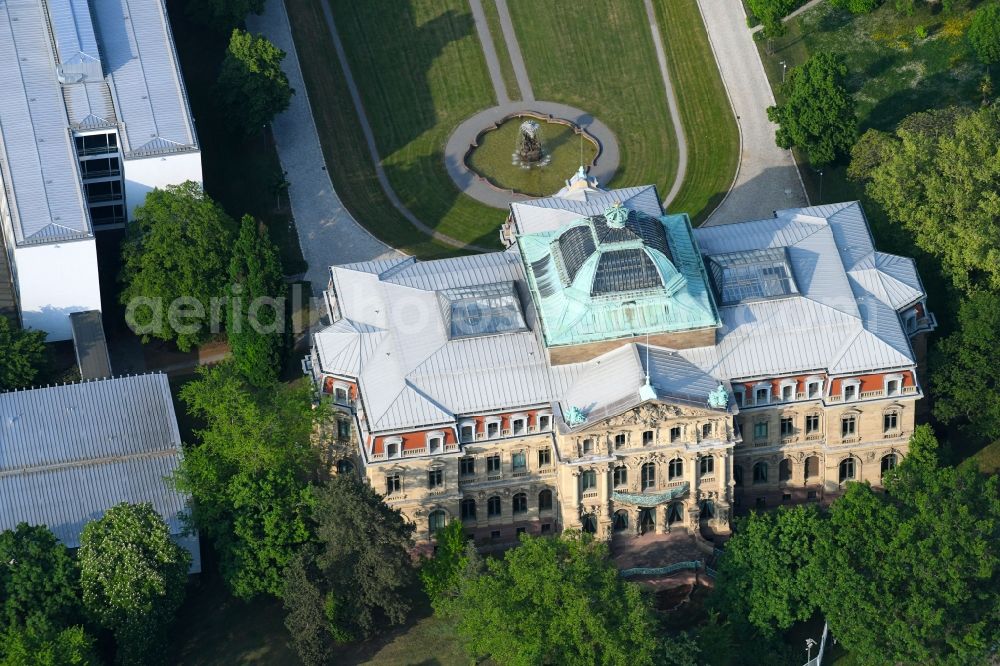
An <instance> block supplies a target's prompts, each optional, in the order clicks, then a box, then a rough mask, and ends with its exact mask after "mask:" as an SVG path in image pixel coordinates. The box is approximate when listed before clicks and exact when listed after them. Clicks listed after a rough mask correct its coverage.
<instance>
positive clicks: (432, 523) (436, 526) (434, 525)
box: [427, 509, 447, 534]
mask: <svg viewBox="0 0 1000 666" xmlns="http://www.w3.org/2000/svg"><path fill="white" fill-rule="evenodd" d="M446 520H447V514H446V513H445V512H444V511H442V510H441V509H437V510H435V511H431V514H430V515H429V516H428V517H427V522H428V523H429V525H428V526H429V527H430V531H431V534H436V533H437V532H438V530H443V529H444V524H445V521H446Z"/></svg>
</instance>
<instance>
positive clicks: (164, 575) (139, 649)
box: [78, 503, 191, 665]
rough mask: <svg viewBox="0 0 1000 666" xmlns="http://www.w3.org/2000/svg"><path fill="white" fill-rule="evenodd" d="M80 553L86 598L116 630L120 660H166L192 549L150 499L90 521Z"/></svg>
mask: <svg viewBox="0 0 1000 666" xmlns="http://www.w3.org/2000/svg"><path fill="white" fill-rule="evenodd" d="M78 555H79V559H80V585H81V587H82V589H83V603H84V605H85V606H86V608H87V610H88V611H89V612H90V613H91V615H92V616H93V617H94V618H95V619H96V620H97V621H98V622H100V623H101V624H102V625H103V626H105V627H106V628H108V629H110V630H112V631H113V632H114V634H115V639H116V643H117V647H118V653H117V659H118V662H119V663H122V664H143V665H144V664H154V663H162V662H163V661H164V660H165V648H166V645H167V642H166V641H167V635H168V630H169V628H170V624H171V623H172V621H173V619H174V614H175V613H176V612H177V609H178V608H179V607H180V605H181V602H182V601H183V600H184V587H185V585H186V584H187V575H188V568H189V567H190V565H191V554H190V553H188V552H187V551H186V550H184V549H183V548H181V547H180V546H178V545H177V544H176V543H175V542H174V541H173V539H171V538H170V529H169V528H168V527H167V525H166V523H164V522H163V518H161V517H160V515H159V514H158V513H156V511H155V510H154V509H153V506H152V505H151V504H126V503H123V504H118V505H115V506H113V507H111V508H110V509H108V510H107V512H106V513H105V514H104V516H102V517H101V518H99V519H98V520H94V521H91V522H89V523H87V525H86V526H85V527H84V528H83V534H82V535H81V536H80V550H79V554H78Z"/></svg>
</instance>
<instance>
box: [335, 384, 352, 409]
mask: <svg viewBox="0 0 1000 666" xmlns="http://www.w3.org/2000/svg"><path fill="white" fill-rule="evenodd" d="M350 399H351V389H350V388H349V387H348V385H347V384H344V383H342V382H337V383H336V384H334V385H333V401H334V402H335V403H337V404H338V405H344V406H346V405H349V404H350Z"/></svg>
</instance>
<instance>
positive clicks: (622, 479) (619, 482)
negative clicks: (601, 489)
mask: <svg viewBox="0 0 1000 666" xmlns="http://www.w3.org/2000/svg"><path fill="white" fill-rule="evenodd" d="M614 482H615V488H620V487H622V486H626V485H628V468H627V467H625V466H619V467H615V471H614Z"/></svg>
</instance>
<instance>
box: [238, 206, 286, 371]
mask: <svg viewBox="0 0 1000 666" xmlns="http://www.w3.org/2000/svg"><path fill="white" fill-rule="evenodd" d="M229 282H230V286H229V289H230V304H229V307H228V308H227V309H226V312H227V314H228V319H227V322H226V335H227V336H228V338H229V350H230V352H231V353H232V357H233V364H234V365H235V366H236V369H237V370H238V371H239V372H240V374H242V375H243V377H245V378H246V380H247V382H248V383H250V384H251V385H252V386H255V387H264V386H268V385H269V384H272V383H274V382H275V381H276V380H277V379H278V374H279V371H280V369H281V359H282V351H283V349H284V346H285V339H286V338H285V333H286V331H285V328H286V326H285V301H284V297H285V293H286V289H285V281H284V275H283V273H282V270H281V260H280V259H279V258H278V249H277V248H276V247H275V245H274V243H272V242H271V238H270V236H268V234H267V230H266V229H263V228H260V225H258V223H257V220H255V219H254V218H253V217H251V216H250V215H245V216H244V217H243V220H242V221H241V223H240V232H239V236H237V238H236V245H235V246H234V247H233V258H232V260H231V261H230V262H229Z"/></svg>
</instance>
